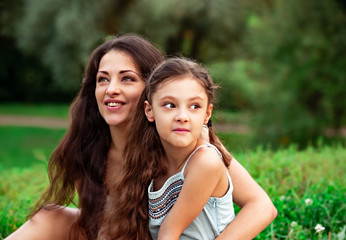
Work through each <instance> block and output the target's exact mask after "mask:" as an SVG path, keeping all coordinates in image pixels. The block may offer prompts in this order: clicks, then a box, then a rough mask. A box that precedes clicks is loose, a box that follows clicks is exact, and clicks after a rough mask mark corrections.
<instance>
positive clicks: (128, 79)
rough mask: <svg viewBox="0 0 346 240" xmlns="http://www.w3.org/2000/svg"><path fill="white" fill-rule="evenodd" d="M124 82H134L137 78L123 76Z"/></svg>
mask: <svg viewBox="0 0 346 240" xmlns="http://www.w3.org/2000/svg"><path fill="white" fill-rule="evenodd" d="M122 80H123V81H124V82H134V81H135V79H134V78H132V77H127V76H126V77H123V79H122Z"/></svg>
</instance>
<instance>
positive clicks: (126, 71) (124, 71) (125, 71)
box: [120, 70, 141, 77]
mask: <svg viewBox="0 0 346 240" xmlns="http://www.w3.org/2000/svg"><path fill="white" fill-rule="evenodd" d="M128 72H131V73H134V74H136V75H137V76H138V77H141V76H140V75H139V74H138V73H137V72H135V71H133V70H122V71H120V74H122V73H128Z"/></svg>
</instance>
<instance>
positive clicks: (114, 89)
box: [106, 81, 121, 96]
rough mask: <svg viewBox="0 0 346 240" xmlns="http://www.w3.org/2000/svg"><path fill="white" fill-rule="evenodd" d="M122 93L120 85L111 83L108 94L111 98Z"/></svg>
mask: <svg viewBox="0 0 346 240" xmlns="http://www.w3.org/2000/svg"><path fill="white" fill-rule="evenodd" d="M120 93H121V88H120V86H119V84H118V83H117V82H116V81H111V82H110V84H109V86H108V88H107V90H106V94H107V95H109V96H114V95H119V94H120Z"/></svg>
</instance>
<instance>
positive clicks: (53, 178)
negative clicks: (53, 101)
mask: <svg viewBox="0 0 346 240" xmlns="http://www.w3.org/2000/svg"><path fill="white" fill-rule="evenodd" d="M111 50H117V51H122V52H125V53H127V54H129V56H131V57H132V59H133V61H134V63H135V64H136V65H137V67H138V69H140V73H141V77H142V79H143V80H146V79H147V78H148V77H149V75H150V73H151V70H152V69H153V68H154V67H155V66H156V65H157V64H158V63H159V62H161V61H162V60H163V59H164V56H163V55H162V54H161V52H160V51H159V50H158V49H157V48H155V47H154V46H153V45H152V44H151V43H150V42H149V41H147V40H146V39H144V38H142V37H140V36H136V35H122V36H118V37H114V38H113V39H111V40H109V41H107V42H105V43H103V44H101V45H100V46H99V47H97V48H96V49H95V50H94V51H93V52H92V54H91V55H90V58H89V61H88V63H87V65H86V68H85V72H84V78H83V81H82V84H81V88H80V91H79V93H78V95H77V97H76V98H75V100H74V101H73V103H72V105H71V108H70V126H69V128H68V130H67V133H66V134H65V136H64V137H63V139H62V140H61V142H60V143H59V145H58V146H57V148H56V149H55V150H54V152H53V154H52V155H51V158H50V161H49V164H48V176H49V180H50V185H49V187H48V189H47V190H46V192H45V193H44V194H43V195H42V197H41V199H40V201H39V202H38V203H37V204H36V206H35V210H34V212H33V213H32V214H31V215H30V216H33V215H34V214H35V213H36V212H38V211H39V210H40V209H41V208H45V209H49V210H51V209H54V208H56V207H57V206H59V205H60V206H68V205H69V204H70V203H74V199H75V193H76V184H77V187H78V189H77V190H78V195H79V201H78V204H77V206H78V207H79V208H80V211H81V214H80V216H79V218H78V221H77V222H76V223H75V225H74V226H73V228H72V229H73V230H72V231H71V233H70V238H71V237H72V238H75V236H76V234H78V232H79V231H80V230H82V232H84V233H85V235H86V237H87V238H88V239H96V237H97V234H98V231H99V228H100V225H101V222H102V217H103V216H102V215H103V207H104V203H105V199H106V196H107V194H106V188H105V186H104V181H105V175H106V166H107V154H108V150H109V148H110V143H111V135H110V131H109V126H108V125H107V123H106V122H105V121H104V119H103V118H102V116H101V115H100V113H99V109H98V106H97V102H96V98H95V88H96V74H97V71H98V68H99V64H100V61H101V58H102V57H103V56H104V55H105V54H106V53H108V52H109V51H111ZM119 207H120V206H119Z"/></svg>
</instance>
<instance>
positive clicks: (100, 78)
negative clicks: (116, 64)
mask: <svg viewBox="0 0 346 240" xmlns="http://www.w3.org/2000/svg"><path fill="white" fill-rule="evenodd" d="M107 81H108V79H107V78H104V77H99V78H97V82H107Z"/></svg>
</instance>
